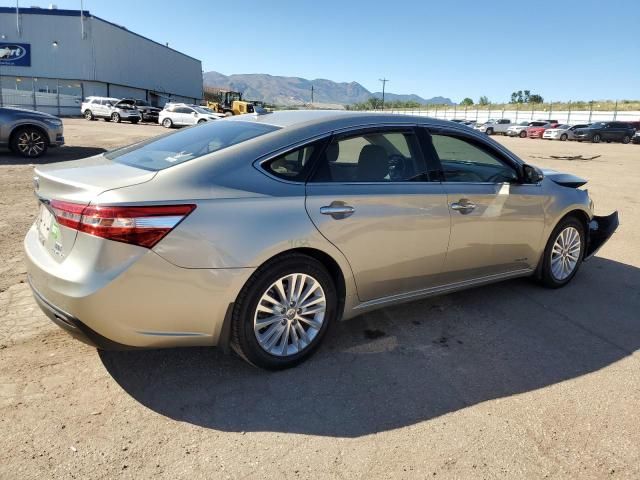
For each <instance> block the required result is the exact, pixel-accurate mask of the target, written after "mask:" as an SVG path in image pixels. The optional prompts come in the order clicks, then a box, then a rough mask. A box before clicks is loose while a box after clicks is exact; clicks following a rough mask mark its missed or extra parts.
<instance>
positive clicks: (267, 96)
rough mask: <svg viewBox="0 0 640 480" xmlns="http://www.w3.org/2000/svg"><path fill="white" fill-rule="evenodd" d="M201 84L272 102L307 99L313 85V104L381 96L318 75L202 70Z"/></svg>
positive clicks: (389, 97)
mask: <svg viewBox="0 0 640 480" xmlns="http://www.w3.org/2000/svg"><path fill="white" fill-rule="evenodd" d="M203 82H204V86H205V87H217V88H221V89H229V90H234V91H238V92H242V94H243V97H244V98H247V99H249V100H262V101H264V102H267V103H271V104H275V105H285V106H286V105H300V104H304V103H309V102H311V87H312V86H313V100H314V103H326V104H341V105H350V104H353V103H361V102H365V101H367V100H368V99H369V98H370V97H378V98H381V97H382V93H381V92H373V93H372V92H370V91H369V90H367V89H366V88H364V87H363V86H362V85H360V84H359V83H358V82H348V83H347V82H334V81H331V80H326V79H322V78H317V79H315V80H308V79H306V78H300V77H281V76H277V75H268V74H266V73H242V74H234V75H223V74H222V73H219V72H214V71H211V72H205V73H204V75H203ZM384 96H385V101H394V100H402V101H414V102H418V103H421V104H446V105H453V102H452V101H451V99H449V98H445V97H433V98H427V99H425V98H422V97H420V96H419V95H415V94H395V93H390V92H385V94H384Z"/></svg>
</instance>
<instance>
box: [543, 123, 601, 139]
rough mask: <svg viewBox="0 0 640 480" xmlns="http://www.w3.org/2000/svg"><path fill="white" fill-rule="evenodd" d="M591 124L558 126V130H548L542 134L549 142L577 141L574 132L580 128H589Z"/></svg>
mask: <svg viewBox="0 0 640 480" xmlns="http://www.w3.org/2000/svg"><path fill="white" fill-rule="evenodd" d="M588 127H589V124H582V125H558V126H557V127H556V128H548V129H546V130H545V131H544V133H543V134H542V138H546V139H547V140H561V141H563V142H564V141H565V140H575V136H574V132H575V131H576V130H577V129H578V128H588Z"/></svg>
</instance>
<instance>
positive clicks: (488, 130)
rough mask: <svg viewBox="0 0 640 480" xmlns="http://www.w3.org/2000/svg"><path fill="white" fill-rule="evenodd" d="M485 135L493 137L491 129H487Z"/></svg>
mask: <svg viewBox="0 0 640 480" xmlns="http://www.w3.org/2000/svg"><path fill="white" fill-rule="evenodd" d="M485 133H486V134H487V135H493V128H487V131H486V132H485Z"/></svg>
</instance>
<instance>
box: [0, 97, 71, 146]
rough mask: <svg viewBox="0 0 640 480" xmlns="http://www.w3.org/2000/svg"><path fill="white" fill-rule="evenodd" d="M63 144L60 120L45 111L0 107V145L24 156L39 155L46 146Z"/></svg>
mask: <svg viewBox="0 0 640 480" xmlns="http://www.w3.org/2000/svg"><path fill="white" fill-rule="evenodd" d="M61 145H64V135H63V128H62V120H60V119H59V118H58V117H56V116H54V115H50V114H48V113H43V112H36V111H34V110H25V109H22V108H11V107H7V108H0V146H2V147H9V148H10V149H11V150H12V151H13V153H15V154H17V155H22V156H23V157H26V158H38V157H40V156H42V155H44V154H45V153H46V152H47V149H48V148H49V147H58V146H61Z"/></svg>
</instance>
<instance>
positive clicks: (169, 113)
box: [158, 103, 224, 128]
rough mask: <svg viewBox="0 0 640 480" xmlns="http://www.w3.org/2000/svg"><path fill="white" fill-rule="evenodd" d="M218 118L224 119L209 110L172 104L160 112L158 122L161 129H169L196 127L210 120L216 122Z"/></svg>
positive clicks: (183, 104)
mask: <svg viewBox="0 0 640 480" xmlns="http://www.w3.org/2000/svg"><path fill="white" fill-rule="evenodd" d="M219 118H224V115H222V114H219V113H215V112H213V111H212V110H209V109H204V108H203V107H199V106H198V105H188V104H186V103H172V104H169V105H168V106H165V108H164V110H162V111H161V112H160V116H159V118H158V121H159V123H160V124H161V125H162V126H163V127H166V128H171V127H181V126H185V125H196V124H198V123H205V122H208V121H211V120H218V119H219Z"/></svg>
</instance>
